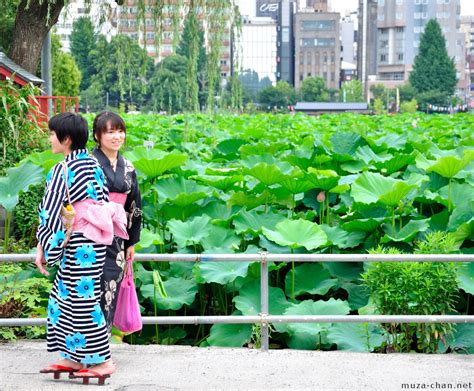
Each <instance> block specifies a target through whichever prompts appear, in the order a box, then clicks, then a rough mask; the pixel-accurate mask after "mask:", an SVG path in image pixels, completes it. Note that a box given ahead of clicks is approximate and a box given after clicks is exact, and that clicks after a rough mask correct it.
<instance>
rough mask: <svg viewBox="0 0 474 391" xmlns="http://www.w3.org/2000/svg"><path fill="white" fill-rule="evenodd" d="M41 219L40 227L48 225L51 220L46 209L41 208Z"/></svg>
mask: <svg viewBox="0 0 474 391" xmlns="http://www.w3.org/2000/svg"><path fill="white" fill-rule="evenodd" d="M39 218H40V225H46V222H47V221H48V219H49V212H48V210H47V209H45V208H41V210H40V213H39Z"/></svg>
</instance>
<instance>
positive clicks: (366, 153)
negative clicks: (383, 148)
mask: <svg viewBox="0 0 474 391" xmlns="http://www.w3.org/2000/svg"><path fill="white" fill-rule="evenodd" d="M355 157H356V158H357V159H358V160H362V161H363V162H364V163H365V164H366V165H369V164H371V163H380V162H386V161H388V160H390V159H391V158H393V156H392V155H390V154H388V153H379V154H377V153H375V152H374V151H373V150H372V148H370V147H369V146H368V145H364V146H361V147H359V148H358V149H357V151H356V153H355Z"/></svg>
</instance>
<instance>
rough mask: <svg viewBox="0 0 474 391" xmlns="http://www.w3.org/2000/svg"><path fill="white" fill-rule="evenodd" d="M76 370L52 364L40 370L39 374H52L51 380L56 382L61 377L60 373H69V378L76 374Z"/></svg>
mask: <svg viewBox="0 0 474 391" xmlns="http://www.w3.org/2000/svg"><path fill="white" fill-rule="evenodd" d="M77 370H78V369H77V368H72V367H68V366H65V365H60V364H53V365H50V366H48V367H46V368H43V369H41V370H40V373H53V374H54V376H53V378H54V379H55V380H58V379H59V378H60V377H61V373H69V376H70V375H71V374H73V373H74V372H76V371H77Z"/></svg>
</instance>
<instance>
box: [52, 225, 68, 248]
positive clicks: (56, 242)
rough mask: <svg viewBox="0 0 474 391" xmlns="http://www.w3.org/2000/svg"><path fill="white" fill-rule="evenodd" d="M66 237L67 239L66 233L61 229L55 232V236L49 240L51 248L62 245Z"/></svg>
mask: <svg viewBox="0 0 474 391" xmlns="http://www.w3.org/2000/svg"><path fill="white" fill-rule="evenodd" d="M64 239H66V234H65V233H64V231H63V230H61V229H60V230H59V231H56V232H55V233H54V235H53V237H52V238H51V239H50V240H49V244H50V245H51V248H54V247H57V246H60V245H62V244H63V242H64Z"/></svg>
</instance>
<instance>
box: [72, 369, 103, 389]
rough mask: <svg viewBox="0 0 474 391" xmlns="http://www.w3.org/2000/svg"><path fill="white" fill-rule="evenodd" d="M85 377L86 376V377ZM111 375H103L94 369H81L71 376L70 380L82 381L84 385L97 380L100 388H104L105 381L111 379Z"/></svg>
mask: <svg viewBox="0 0 474 391" xmlns="http://www.w3.org/2000/svg"><path fill="white" fill-rule="evenodd" d="M84 375H85V376H84ZM109 377H110V374H108V373H106V374H101V373H99V372H97V371H94V370H92V369H81V370H80V371H76V372H74V373H71V374H69V379H82V384H89V379H97V380H98V383H99V386H103V385H104V382H105V379H107V378H109Z"/></svg>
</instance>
